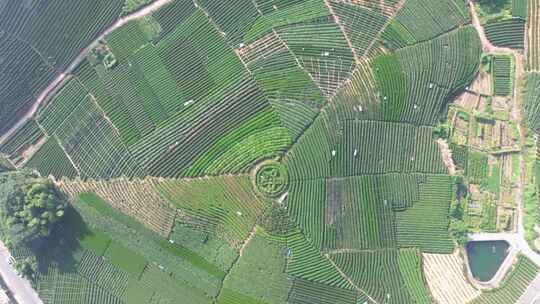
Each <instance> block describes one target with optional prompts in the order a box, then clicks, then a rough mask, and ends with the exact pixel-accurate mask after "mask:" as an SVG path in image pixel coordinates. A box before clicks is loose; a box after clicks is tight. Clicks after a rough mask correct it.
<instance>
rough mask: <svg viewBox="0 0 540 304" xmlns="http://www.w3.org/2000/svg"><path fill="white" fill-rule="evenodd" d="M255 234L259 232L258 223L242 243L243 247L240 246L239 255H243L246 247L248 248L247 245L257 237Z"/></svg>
mask: <svg viewBox="0 0 540 304" xmlns="http://www.w3.org/2000/svg"><path fill="white" fill-rule="evenodd" d="M255 234H257V225H256V224H255V226H253V229H251V232H250V233H249V235H248V237H247V238H246V239H245V240H244V243H243V244H242V247H240V250H239V251H238V255H239V256H240V257H242V256H243V255H244V249H246V247H247V245H248V244H249V243H250V242H251V240H253V238H254V237H255Z"/></svg>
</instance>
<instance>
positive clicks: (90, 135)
mask: <svg viewBox="0 0 540 304" xmlns="http://www.w3.org/2000/svg"><path fill="white" fill-rule="evenodd" d="M54 135H56V136H57V138H58V140H59V142H60V144H61V145H62V147H63V148H64V151H65V152H66V153H67V155H69V157H70V158H71V159H72V160H73V162H74V163H75V165H76V166H77V168H79V170H80V174H81V176H82V177H83V178H87V177H90V178H112V177H118V176H121V175H126V176H134V175H138V168H137V165H136V164H135V163H134V162H133V161H132V159H131V156H130V155H129V152H128V150H127V148H126V146H124V144H123V143H122V141H121V140H120V137H119V136H118V135H117V133H116V132H115V130H114V128H113V126H112V125H111V124H110V122H109V121H108V120H106V119H105V118H104V117H103V115H102V112H101V111H100V109H98V107H97V105H96V104H95V101H93V100H92V99H91V97H86V98H85V99H84V100H83V101H82V102H80V103H79V104H78V105H77V107H76V108H75V109H74V110H73V111H72V112H71V113H70V114H69V115H68V116H67V117H66V118H65V120H64V122H63V123H62V125H61V127H59V128H57V129H56V131H55V133H54Z"/></svg>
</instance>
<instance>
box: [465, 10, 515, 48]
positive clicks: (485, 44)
mask: <svg viewBox="0 0 540 304" xmlns="http://www.w3.org/2000/svg"><path fill="white" fill-rule="evenodd" d="M468 1H469V9H470V11H471V15H472V25H473V26H474V28H475V29H476V31H477V32H478V35H479V36H480V41H481V42H482V46H483V47H484V51H486V52H501V53H514V50H512V49H510V48H502V47H498V46H494V45H493V44H492V43H491V42H490V41H489V39H488V38H487V36H486V32H485V31H484V27H482V25H481V24H480V19H479V18H478V14H477V13H476V7H475V6H474V3H473V1H472V0H468Z"/></svg>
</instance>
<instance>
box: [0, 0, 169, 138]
mask: <svg viewBox="0 0 540 304" xmlns="http://www.w3.org/2000/svg"><path fill="white" fill-rule="evenodd" d="M172 1H173V0H156V1H154V2H152V3H150V4H148V5H147V6H145V7H142V8H141V9H139V10H137V11H135V12H133V13H131V14H129V15H126V16H124V17H120V19H118V20H116V21H115V22H114V23H113V24H112V25H111V26H109V27H108V28H107V29H105V31H103V32H102V33H101V34H100V35H99V36H98V37H97V38H96V39H94V41H92V42H91V43H90V44H89V45H88V46H87V47H86V48H84V49H83V50H82V51H80V52H79V55H77V57H75V60H73V62H72V63H71V64H70V65H69V66H68V67H67V68H66V69H65V70H64V71H63V72H62V73H60V74H59V75H58V76H57V77H56V78H55V79H54V80H53V81H52V82H51V83H50V84H49V85H48V86H47V87H46V88H45V89H44V90H43V92H41V94H39V96H38V97H37V98H36V100H35V101H34V102H33V104H32V107H31V108H30V110H28V112H27V113H26V114H25V115H24V116H23V117H22V118H21V119H20V120H19V121H18V122H17V123H16V124H15V125H14V126H13V127H12V128H11V129H9V130H8V131H7V132H5V133H4V134H2V136H1V137H0V145H2V144H4V142H5V141H6V140H7V139H8V138H9V137H10V136H11V135H12V134H13V133H15V132H17V130H19V129H20V128H21V127H22V126H23V125H24V124H25V123H26V122H27V121H28V120H29V119H30V118H32V117H33V116H34V115H35V114H36V112H37V110H38V108H39V106H40V105H41V104H42V103H43V101H45V100H46V99H47V97H49V96H50V95H51V93H52V92H54V91H55V90H56V89H57V88H58V87H59V86H60V85H61V84H62V83H63V82H64V80H65V79H66V77H67V75H69V74H70V73H72V72H73V71H74V70H75V68H76V67H77V66H78V65H79V64H80V63H81V62H83V60H84V59H85V58H86V55H88V53H89V52H90V50H92V49H93V48H94V47H96V46H97V44H98V43H99V41H100V40H102V39H103V38H105V36H107V35H109V34H110V33H112V32H113V31H114V30H115V29H117V28H119V27H121V26H122V25H124V24H126V23H128V22H130V21H133V20H136V19H140V18H144V17H146V16H148V15H150V14H152V13H153V12H155V11H157V10H159V9H160V8H162V7H163V6H165V5H167V4H169V3H171V2H172Z"/></svg>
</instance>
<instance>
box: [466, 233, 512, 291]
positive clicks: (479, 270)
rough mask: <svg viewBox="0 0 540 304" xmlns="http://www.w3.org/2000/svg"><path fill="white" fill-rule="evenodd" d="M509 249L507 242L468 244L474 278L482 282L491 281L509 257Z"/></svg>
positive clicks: (470, 265)
mask: <svg viewBox="0 0 540 304" xmlns="http://www.w3.org/2000/svg"><path fill="white" fill-rule="evenodd" d="M509 247H510V246H509V245H508V243H507V242H505V241H478V242H468V243H467V244H466V245H465V251H466V252H467V258H468V260H469V268H470V269H471V273H472V275H473V277H474V278H475V279H477V280H478V281H481V282H487V281H489V280H491V278H493V276H494V275H495V274H496V273H497V270H499V267H500V266H501V264H502V263H503V261H504V259H505V258H506V256H507V255H508V248H509Z"/></svg>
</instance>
